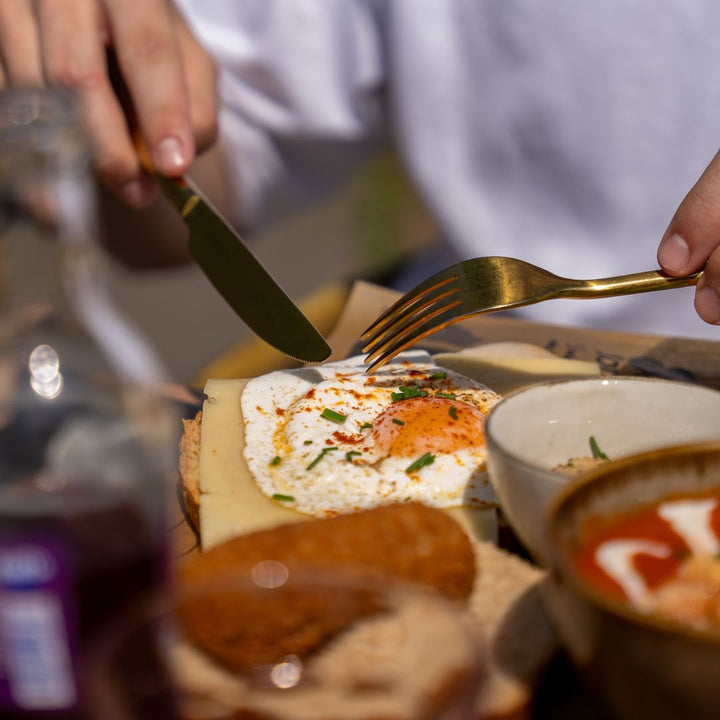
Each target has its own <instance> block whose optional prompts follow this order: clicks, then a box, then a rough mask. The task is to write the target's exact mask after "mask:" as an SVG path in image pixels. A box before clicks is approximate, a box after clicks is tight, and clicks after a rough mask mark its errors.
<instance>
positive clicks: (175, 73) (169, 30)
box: [106, 0, 195, 175]
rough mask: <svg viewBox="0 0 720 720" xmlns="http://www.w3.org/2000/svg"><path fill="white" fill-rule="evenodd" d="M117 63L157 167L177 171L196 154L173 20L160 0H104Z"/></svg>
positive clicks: (164, 171)
mask: <svg viewBox="0 0 720 720" xmlns="http://www.w3.org/2000/svg"><path fill="white" fill-rule="evenodd" d="M106 7H107V12H108V18H109V22H110V25H111V27H112V30H113V39H114V43H115V51H116V54H117V59H118V63H119V65H120V70H121V72H122V75H123V78H124V80H125V83H126V85H127V87H128V90H129V91H130V95H131V97H132V100H133V103H134V106H135V112H136V113H137V122H138V124H139V126H140V128H141V130H142V134H143V136H144V139H145V142H146V144H147V147H148V149H149V151H150V155H151V157H152V160H153V163H154V165H155V167H156V168H157V169H158V170H159V171H160V172H161V173H163V174H165V175H180V174H181V173H183V172H185V171H186V170H187V169H188V168H189V167H190V163H191V162H192V160H193V157H194V155H195V141H194V137H193V128H192V123H191V117H190V102H189V97H188V94H187V88H186V85H185V78H184V74H183V63H182V58H181V55H180V49H179V46H178V43H177V40H176V37H175V22H174V19H173V17H172V15H171V13H170V10H169V8H168V6H167V4H166V2H165V1H164V0H143V3H142V10H141V11H140V12H128V7H129V3H128V2H127V0H106Z"/></svg>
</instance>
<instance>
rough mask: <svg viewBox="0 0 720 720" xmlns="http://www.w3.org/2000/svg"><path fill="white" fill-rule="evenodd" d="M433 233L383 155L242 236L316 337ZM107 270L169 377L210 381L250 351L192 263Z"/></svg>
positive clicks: (251, 343)
mask: <svg viewBox="0 0 720 720" xmlns="http://www.w3.org/2000/svg"><path fill="white" fill-rule="evenodd" d="M436 236H437V232H436V229H435V225H434V223H433V221H432V219H431V217H430V215H429V213H428V212H427V211H426V209H425V208H424V206H423V205H422V203H421V201H420V200H419V199H418V197H417V196H416V194H415V193H414V192H413V190H412V188H411V187H410V185H409V183H408V182H407V180H406V178H405V175H404V173H403V170H402V168H401V165H400V163H399V161H398V160H397V158H396V157H395V156H394V155H393V154H392V153H391V152H388V153H386V154H383V155H380V156H377V157H375V158H373V159H372V160H371V161H369V162H368V164H367V166H366V167H365V168H364V169H363V171H362V172H361V173H360V174H359V175H358V176H356V177H354V179H353V181H352V182H351V183H350V184H349V185H348V187H345V188H341V189H339V191H338V193H337V194H336V195H335V196H334V197H333V198H331V199H330V200H328V201H325V202H323V203H321V204H318V205H316V206H314V207H312V208H311V209H309V210H306V211H303V212H302V213H300V214H296V215H294V216H293V217H292V218H290V219H284V220H283V221H280V222H277V223H275V224H270V225H268V226H267V227H266V228H264V229H263V231H262V232H260V233H257V234H255V235H253V236H246V238H245V239H246V240H247V241H248V244H249V246H250V248H251V250H252V251H253V252H254V253H255V254H256V256H257V257H258V258H259V259H260V261H261V262H262V263H263V264H264V265H265V267H266V268H267V269H268V270H269V271H270V273H271V274H272V275H273V276H274V277H275V279H276V280H277V281H278V282H279V283H280V285H281V286H282V287H283V289H284V290H285V292H286V293H287V294H288V295H289V296H290V297H291V298H292V299H293V300H294V301H295V302H296V303H297V304H298V305H300V306H301V308H302V309H303V310H304V311H306V314H308V315H309V317H310V318H311V320H313V322H315V323H316V326H317V327H318V329H319V330H321V332H323V331H326V330H327V329H328V328H329V327H331V326H332V324H333V322H334V319H336V317H337V315H338V314H339V312H340V311H341V309H342V303H343V301H344V297H345V293H346V291H347V290H348V289H349V288H350V286H351V284H352V282H353V281H354V280H355V279H358V278H362V279H365V280H369V281H372V282H378V283H380V284H383V283H384V281H385V280H386V279H387V278H389V277H390V276H391V275H392V274H393V273H394V272H395V271H396V270H397V269H398V268H400V267H402V265H403V263H404V262H405V261H406V259H407V258H408V257H409V256H410V255H411V254H414V253H416V252H418V251H419V250H422V249H425V248H427V247H429V245H430V244H431V243H432V242H433V239H434V238H435V237H436ZM108 264H109V284H110V290H111V292H112V293H113V296H114V298H115V300H116V301H117V304H118V305H119V307H121V308H122V309H123V310H124V311H125V312H126V314H127V315H128V318H129V319H130V320H132V321H133V322H134V323H135V325H136V326H137V327H138V328H139V329H140V330H141V331H143V332H144V333H145V335H146V337H147V338H148V339H149V340H150V341H151V342H152V343H153V345H154V347H155V349H156V350H157V351H158V353H159V354H160V356H161V359H162V360H163V361H164V363H165V366H166V368H167V369H168V372H169V375H170V379H171V380H174V381H176V382H180V383H185V384H190V385H195V386H198V385H199V386H202V382H203V379H204V377H205V376H206V375H207V373H208V372H213V371H215V376H218V374H219V373H220V372H221V369H220V368H223V369H224V368H226V367H227V366H228V364H231V363H232V358H237V357H238V356H239V355H242V354H243V353H247V352H248V351H249V352H250V353H251V354H252V353H253V352H254V353H257V351H258V344H257V341H256V340H255V337H254V335H253V334H252V333H251V332H250V331H249V330H248V329H247V327H246V326H245V325H244V323H243V322H242V321H241V320H240V319H239V318H238V317H237V316H236V315H235V314H234V313H233V312H232V310H230V308H229V307H228V306H227V305H226V304H225V302H224V300H223V299H222V298H221V297H220V296H219V295H218V293H217V292H216V291H215V289H214V288H213V287H212V285H211V284H210V283H209V281H208V280H207V279H206V278H205V276H204V275H203V274H202V272H201V271H200V270H199V269H198V268H197V267H196V266H195V265H193V264H191V265H187V266H183V267H180V268H164V269H162V270H130V269H128V268H126V267H125V266H123V265H121V264H120V263H118V262H117V261H115V260H113V259H112V258H108ZM260 352H262V351H260ZM230 370H231V371H232V367H231V368H230Z"/></svg>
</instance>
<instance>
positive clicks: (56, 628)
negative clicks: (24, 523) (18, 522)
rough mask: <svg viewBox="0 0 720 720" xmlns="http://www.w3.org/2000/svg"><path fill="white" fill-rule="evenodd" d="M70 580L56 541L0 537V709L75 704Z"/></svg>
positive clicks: (41, 708)
mask: <svg viewBox="0 0 720 720" xmlns="http://www.w3.org/2000/svg"><path fill="white" fill-rule="evenodd" d="M71 581H72V578H71V575H70V570H69V565H68V552H67V549H66V548H65V547H64V546H63V544H62V543H61V542H60V541H59V540H58V539H56V538H50V537H24V538H23V537H20V538H17V537H11V538H2V537H0V708H2V707H5V708H13V709H21V710H27V711H57V710H69V709H71V708H74V707H75V706H76V705H77V703H78V682H77V673H76V667H77V665H76V662H75V648H74V646H73V642H72V638H73V627H74V623H73V614H72V607H73V606H72V586H71Z"/></svg>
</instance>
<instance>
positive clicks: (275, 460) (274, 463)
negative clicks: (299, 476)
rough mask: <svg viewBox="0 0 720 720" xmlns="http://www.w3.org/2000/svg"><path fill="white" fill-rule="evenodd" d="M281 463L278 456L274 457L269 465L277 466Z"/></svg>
mask: <svg viewBox="0 0 720 720" xmlns="http://www.w3.org/2000/svg"><path fill="white" fill-rule="evenodd" d="M281 462H282V459H281V458H280V456H279V455H276V456H275V457H274V458H273V459H272V460H271V461H270V464H271V465H279V464H280V463H281Z"/></svg>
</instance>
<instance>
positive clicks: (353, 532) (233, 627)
mask: <svg viewBox="0 0 720 720" xmlns="http://www.w3.org/2000/svg"><path fill="white" fill-rule="evenodd" d="M390 578H394V579H398V580H401V581H405V582H408V583H413V584H419V585H424V586H429V587H430V588H432V589H434V590H435V591H439V592H440V593H441V594H443V595H445V596H446V597H448V598H451V599H453V600H457V601H466V600H467V598H468V597H469V595H470V593H471V591H472V588H473V582H474V579H475V555H474V552H473V548H472V545H471V542H470V540H469V538H468V537H467V535H466V534H465V533H464V532H463V530H462V529H461V528H460V526H459V525H458V524H457V523H456V521H455V520H453V519H452V518H451V517H450V516H449V515H448V514H447V513H445V512H443V511H442V510H437V509H434V508H430V507H425V506H423V505H420V504H416V503H407V504H398V505H388V506H384V507H378V508H374V509H372V510H366V511H362V512H358V513H352V514H348V515H339V516H336V517H332V518H327V519H319V520H312V521H308V522H303V523H296V524H290V525H283V526H281V527H278V528H274V529H271V530H263V531H259V532H255V533H251V534H248V535H243V536H239V537H236V538H233V539H231V540H229V541H227V542H225V543H223V544H221V545H217V546H215V547H213V548H211V549H210V550H208V551H207V552H206V553H204V554H203V555H199V556H196V557H193V558H191V559H190V560H189V561H188V562H186V563H185V564H183V565H182V566H181V567H180V568H179V570H178V578H177V591H178V598H179V602H178V610H177V613H178V619H179V622H180V626H181V628H182V631H183V633H184V634H185V636H186V639H187V640H188V641H189V642H190V643H191V644H193V645H195V646H196V647H198V648H199V649H200V650H202V651H204V652H205V653H207V654H208V655H209V656H210V657H212V658H214V659H215V660H216V661H217V662H219V663H220V664H221V665H222V666H224V667H226V668H227V669H230V670H233V671H237V672H247V671H249V670H250V669H251V668H252V667H253V666H255V665H257V664H265V663H273V662H277V661H278V660H279V659H282V658H284V657H287V656H292V655H296V656H299V657H303V656H306V655H308V654H310V653H312V652H313V651H315V650H317V649H319V648H320V647H322V646H323V645H324V644H325V643H326V642H327V641H328V640H330V639H331V638H332V637H334V636H336V635H337V634H338V633H340V632H341V631H343V630H345V629H346V628H349V627H350V626H351V625H352V624H353V623H354V621H356V620H358V619H359V618H362V617H365V616H367V615H369V614H372V613H374V612H377V611H378V610H381V609H382V607H383V603H382V600H381V599H380V594H379V593H378V592H376V590H377V589H378V588H381V589H382V588H387V587H388V585H389V583H388V580H389V579H390Z"/></svg>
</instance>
